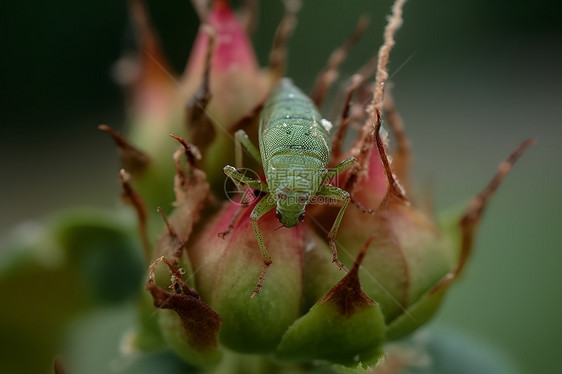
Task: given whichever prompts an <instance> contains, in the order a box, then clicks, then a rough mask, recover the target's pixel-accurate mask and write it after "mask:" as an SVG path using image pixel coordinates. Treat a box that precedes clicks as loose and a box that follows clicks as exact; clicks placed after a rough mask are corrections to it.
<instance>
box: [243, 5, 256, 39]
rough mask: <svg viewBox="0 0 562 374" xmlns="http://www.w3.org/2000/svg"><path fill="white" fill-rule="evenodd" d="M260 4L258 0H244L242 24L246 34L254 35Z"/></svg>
mask: <svg viewBox="0 0 562 374" xmlns="http://www.w3.org/2000/svg"><path fill="white" fill-rule="evenodd" d="M258 13H259V4H258V1H257V0H244V5H243V8H242V14H241V17H240V24H241V25H242V27H243V28H244V30H245V31H246V34H248V35H252V34H253V33H254V30H255V29H256V25H257V23H258Z"/></svg>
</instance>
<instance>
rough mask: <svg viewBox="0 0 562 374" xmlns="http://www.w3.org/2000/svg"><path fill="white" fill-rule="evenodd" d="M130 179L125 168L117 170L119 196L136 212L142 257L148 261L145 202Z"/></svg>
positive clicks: (149, 250) (148, 244) (149, 251)
mask: <svg viewBox="0 0 562 374" xmlns="http://www.w3.org/2000/svg"><path fill="white" fill-rule="evenodd" d="M130 180H131V176H130V175H129V173H127V172H126V171H125V169H121V170H120V172H119V181H120V182H121V187H122V188H123V192H122V194H121V197H122V199H123V201H125V202H126V203H127V204H129V205H131V206H132V207H133V208H134V210H135V212H136V214H137V222H138V226H139V234H140V237H141V241H142V246H143V251H144V258H145V261H146V262H147V263H149V262H150V256H151V246H150V241H149V240H148V231H147V213H146V204H145V203H144V200H143V199H142V197H141V196H140V195H139V194H138V193H137V192H136V191H135V190H134V188H133V187H132V186H131V183H130Z"/></svg>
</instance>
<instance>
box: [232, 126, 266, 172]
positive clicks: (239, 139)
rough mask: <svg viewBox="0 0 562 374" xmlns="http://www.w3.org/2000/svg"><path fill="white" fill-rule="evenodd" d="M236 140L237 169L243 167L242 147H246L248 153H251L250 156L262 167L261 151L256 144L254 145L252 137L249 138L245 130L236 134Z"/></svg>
mask: <svg viewBox="0 0 562 374" xmlns="http://www.w3.org/2000/svg"><path fill="white" fill-rule="evenodd" d="M234 140H235V143H234V145H235V151H236V153H235V158H236V167H237V168H238V169H240V168H241V167H242V147H244V148H245V149H246V150H247V151H248V153H250V156H252V158H253V159H254V160H256V161H257V162H258V164H260V165H261V157H260V151H259V150H258V149H257V148H256V146H255V145H254V143H252V141H251V140H250V137H249V136H248V134H246V131H244V130H238V131H236V133H235V134H234Z"/></svg>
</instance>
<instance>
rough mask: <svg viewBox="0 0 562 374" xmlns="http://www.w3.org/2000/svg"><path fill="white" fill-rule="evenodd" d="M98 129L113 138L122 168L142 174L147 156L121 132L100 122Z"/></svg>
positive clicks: (146, 163)
mask: <svg viewBox="0 0 562 374" xmlns="http://www.w3.org/2000/svg"><path fill="white" fill-rule="evenodd" d="M98 129H100V130H101V131H105V132H107V133H108V134H109V135H110V136H111V138H112V139H113V142H114V143H115V145H116V146H117V151H118V152H119V157H120V158H121V163H122V164H123V168H124V169H126V170H129V171H130V172H131V173H132V174H133V175H139V174H142V172H144V171H145V170H146V167H147V166H148V164H149V162H150V160H149V158H148V156H146V155H145V154H144V153H143V152H141V151H139V150H138V149H137V148H135V147H133V146H132V145H131V144H129V142H128V141H127V140H126V139H125V138H124V137H123V136H121V134H119V133H118V132H117V131H115V130H113V129H112V128H111V127H109V126H107V125H103V124H102V125H99V126H98Z"/></svg>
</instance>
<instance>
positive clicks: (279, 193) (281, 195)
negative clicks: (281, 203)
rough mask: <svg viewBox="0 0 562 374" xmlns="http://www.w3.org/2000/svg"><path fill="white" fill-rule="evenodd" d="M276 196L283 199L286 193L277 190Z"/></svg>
mask: <svg viewBox="0 0 562 374" xmlns="http://www.w3.org/2000/svg"><path fill="white" fill-rule="evenodd" d="M277 197H278V198H279V199H280V200H285V199H286V198H287V194H286V193H285V192H283V191H279V192H277Z"/></svg>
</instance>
